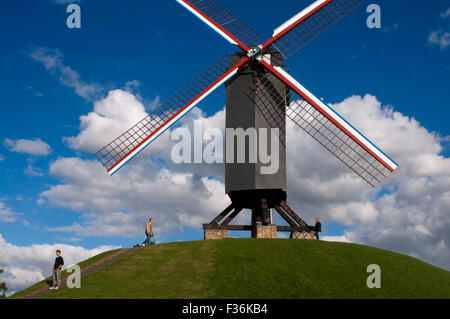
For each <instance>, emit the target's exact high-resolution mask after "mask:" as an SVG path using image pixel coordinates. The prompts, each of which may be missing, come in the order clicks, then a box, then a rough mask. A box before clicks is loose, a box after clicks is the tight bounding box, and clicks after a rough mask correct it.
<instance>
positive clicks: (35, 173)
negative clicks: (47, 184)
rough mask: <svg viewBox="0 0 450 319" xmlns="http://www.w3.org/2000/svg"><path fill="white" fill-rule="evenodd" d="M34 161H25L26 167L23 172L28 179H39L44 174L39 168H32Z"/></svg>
mask: <svg viewBox="0 0 450 319" xmlns="http://www.w3.org/2000/svg"><path fill="white" fill-rule="evenodd" d="M35 162H36V160H35V159H33V158H29V159H28V160H27V167H25V169H24V170H23V172H24V173H25V175H26V176H28V177H41V176H44V173H43V172H42V170H41V169H40V168H37V167H34V163H35Z"/></svg>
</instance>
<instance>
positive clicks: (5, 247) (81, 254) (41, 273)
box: [0, 234, 118, 295]
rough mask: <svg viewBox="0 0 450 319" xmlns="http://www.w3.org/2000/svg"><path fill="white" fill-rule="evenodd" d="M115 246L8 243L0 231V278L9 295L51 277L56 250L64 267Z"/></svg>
mask: <svg viewBox="0 0 450 319" xmlns="http://www.w3.org/2000/svg"><path fill="white" fill-rule="evenodd" d="M115 248H118V247H113V246H100V247H98V248H94V249H85V248H83V247H79V246H72V245H66V244H54V245H49V244H43V245H32V246H28V247H22V246H15V245H13V244H11V243H8V242H7V241H6V240H5V239H4V238H3V237H2V235H1V234H0V251H1V252H2V253H1V254H0V268H2V269H4V270H5V272H4V273H3V274H2V275H1V281H5V282H6V285H7V286H8V288H9V290H8V295H11V294H13V293H15V292H17V291H20V290H22V289H24V288H26V287H28V286H30V285H33V284H34V283H36V282H38V281H41V280H43V279H44V278H47V277H48V276H50V275H51V268H52V266H53V262H54V259H55V251H56V250H57V249H59V250H61V252H62V256H63V257H64V262H65V265H66V266H67V265H71V264H77V263H79V262H80V261H83V260H85V259H88V258H90V257H93V256H95V255H98V254H100V253H102V252H104V251H108V250H111V249H115Z"/></svg>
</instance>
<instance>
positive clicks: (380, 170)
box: [257, 62, 398, 186]
mask: <svg viewBox="0 0 450 319" xmlns="http://www.w3.org/2000/svg"><path fill="white" fill-rule="evenodd" d="M262 63H263V64H264V65H265V66H266V67H267V68H268V69H269V70H271V71H272V72H273V73H274V74H275V75H276V76H277V77H279V78H280V79H281V80H283V81H284V82H285V83H286V84H287V85H289V87H290V88H291V89H292V92H291V94H287V95H286V99H282V98H280V97H279V96H277V94H278V93H277V92H273V94H269V95H270V96H272V97H271V98H266V99H265V100H264V101H259V103H260V104H267V108H270V107H271V108H273V107H278V108H280V107H281V108H284V107H286V105H287V106H288V107H287V109H286V115H287V117H289V118H290V119H291V120H292V121H294V123H295V124H297V125H298V126H299V127H301V128H302V129H303V130H304V131H305V132H306V133H308V134H309V135H311V136H312V137H313V138H314V139H315V140H316V141H317V142H319V143H320V144H321V145H322V146H324V147H325V148H326V149H327V150H328V151H330V152H331V153H332V154H333V155H335V156H336V157H337V158H338V159H339V160H341V161H342V162H343V163H344V164H345V165H347V166H348V167H349V168H350V169H351V170H353V171H354V172H355V173H356V174H358V175H359V176H360V177H361V178H363V179H364V180H365V181H366V182H367V183H368V184H370V185H372V186H376V185H377V184H378V183H381V182H382V181H383V180H384V179H385V178H386V177H388V176H389V175H390V173H391V172H393V171H394V170H395V169H396V168H397V167H398V165H397V164H396V163H395V162H394V161H393V160H391V159H390V158H389V157H388V156H387V155H386V154H384V153H383V152H382V151H381V150H380V149H379V148H378V147H376V146H375V145H374V144H373V143H372V142H370V141H369V140H368V139H367V138H366V137H365V136H364V135H362V134H361V133H360V132H358V131H357V130H356V129H355V128H354V127H353V126H351V125H350V124H349V123H348V122H347V121H346V120H344V119H343V118H342V117H341V116H340V115H339V114H338V113H336V112H335V111H334V110H333V109H332V108H330V107H329V106H327V105H325V104H324V103H323V102H322V101H321V100H320V99H318V98H317V97H315V96H314V95H313V94H311V93H310V92H309V91H307V90H306V89H305V88H304V87H303V86H301V85H300V84H299V83H298V82H297V81H296V80H295V79H293V78H292V77H291V76H290V75H289V74H287V72H286V71H284V70H283V69H282V68H280V67H272V66H270V65H269V64H267V63H265V62H262ZM257 81H258V86H259V87H262V88H264V90H266V91H269V92H270V90H271V88H270V83H269V81H268V80H267V79H266V78H265V77H262V78H259V79H257ZM290 101H292V102H290Z"/></svg>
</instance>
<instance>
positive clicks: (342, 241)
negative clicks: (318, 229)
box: [320, 236, 350, 243]
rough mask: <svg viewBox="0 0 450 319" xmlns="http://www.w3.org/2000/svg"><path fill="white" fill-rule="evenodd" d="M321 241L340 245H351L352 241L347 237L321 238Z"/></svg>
mask: <svg viewBox="0 0 450 319" xmlns="http://www.w3.org/2000/svg"><path fill="white" fill-rule="evenodd" d="M320 240H323V241H333V242H338V243H350V240H349V239H348V238H347V237H345V236H321V237H320Z"/></svg>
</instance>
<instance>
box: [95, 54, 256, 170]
mask: <svg viewBox="0 0 450 319" xmlns="http://www.w3.org/2000/svg"><path fill="white" fill-rule="evenodd" d="M248 60H249V58H244V59H242V60H241V61H240V62H238V63H237V64H235V65H234V66H233V67H231V68H230V57H228V56H223V57H221V58H220V59H219V60H217V62H216V63H214V64H213V65H212V66H211V67H210V68H208V69H207V70H206V71H205V72H203V73H202V74H201V75H200V76H199V77H198V78H197V79H195V80H194V81H192V82H191V83H190V84H189V85H187V86H186V87H185V88H184V89H183V90H181V91H180V92H178V93H177V94H175V95H174V96H173V97H172V98H170V99H169V100H168V101H167V102H166V103H164V104H162V105H161V106H160V107H159V108H158V109H157V110H156V111H155V112H153V113H152V114H149V115H147V116H146V117H145V118H144V119H142V121H140V122H139V123H137V124H136V125H134V126H133V127H132V128H131V129H129V130H128V131H126V132H125V133H123V134H122V135H121V136H119V137H118V138H117V139H115V140H114V141H112V142H111V143H109V144H108V145H106V146H105V147H103V148H102V149H101V150H100V151H98V152H97V153H96V154H95V156H96V157H97V159H98V160H99V161H100V162H101V163H102V164H103V166H105V167H106V169H107V170H108V173H109V174H111V175H113V174H114V173H115V172H117V171H118V170H119V169H120V168H121V167H122V166H123V165H124V164H125V163H127V162H128V161H129V160H130V159H132V158H133V157H134V156H136V155H137V154H138V153H140V152H141V151H142V150H143V149H144V148H145V147H147V146H148V145H149V144H150V143H151V142H153V141H154V140H155V139H156V138H158V137H159V136H160V135H161V134H162V133H164V131H166V130H167V129H168V128H169V127H170V126H172V125H173V124H175V123H176V122H177V121H178V120H179V119H181V118H182V117H183V116H184V115H185V114H186V113H187V112H189V111H190V110H192V108H194V107H195V106H196V105H197V104H198V103H199V102H200V101H201V100H203V99H204V98H205V97H206V96H207V95H209V94H210V93H211V92H213V91H214V90H215V89H216V88H217V87H219V86H220V85H221V84H222V83H224V82H225V81H227V80H228V79H230V78H231V77H232V76H233V75H235V74H236V73H237V71H238V69H239V68H240V67H241V66H242V65H244V64H245V63H247V62H248Z"/></svg>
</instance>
